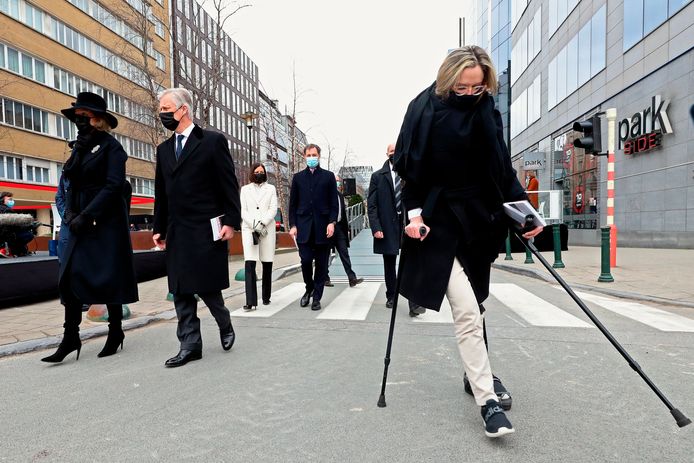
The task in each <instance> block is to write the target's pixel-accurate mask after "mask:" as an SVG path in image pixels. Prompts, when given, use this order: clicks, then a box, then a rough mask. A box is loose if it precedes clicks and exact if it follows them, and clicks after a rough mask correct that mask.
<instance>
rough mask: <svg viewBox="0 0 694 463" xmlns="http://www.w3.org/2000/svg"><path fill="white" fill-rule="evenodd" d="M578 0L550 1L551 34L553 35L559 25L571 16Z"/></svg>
mask: <svg viewBox="0 0 694 463" xmlns="http://www.w3.org/2000/svg"><path fill="white" fill-rule="evenodd" d="M576 5H578V0H554V1H551V2H549V7H548V10H547V14H548V15H549V36H550V37H551V36H552V34H554V33H555V32H556V31H557V29H559V26H561V25H562V23H563V22H564V21H565V20H566V18H568V17H569V15H570V14H571V12H572V11H573V9H574V8H576Z"/></svg>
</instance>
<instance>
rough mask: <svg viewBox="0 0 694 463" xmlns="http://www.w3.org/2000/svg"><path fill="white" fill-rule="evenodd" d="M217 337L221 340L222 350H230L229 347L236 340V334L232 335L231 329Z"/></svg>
mask: <svg viewBox="0 0 694 463" xmlns="http://www.w3.org/2000/svg"><path fill="white" fill-rule="evenodd" d="M219 336H220V338H221V339H222V349H224V350H229V349H231V346H233V345H234V341H235V340H236V333H234V328H232V329H231V331H227V332H226V333H219Z"/></svg>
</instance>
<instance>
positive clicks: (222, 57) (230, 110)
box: [171, 0, 259, 185]
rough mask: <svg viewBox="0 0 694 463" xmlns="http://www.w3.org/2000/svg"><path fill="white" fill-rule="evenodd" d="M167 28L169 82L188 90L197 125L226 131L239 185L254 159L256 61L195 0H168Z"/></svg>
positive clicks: (256, 91) (256, 90) (257, 131)
mask: <svg viewBox="0 0 694 463" xmlns="http://www.w3.org/2000/svg"><path fill="white" fill-rule="evenodd" d="M214 5H215V4H214V3H212V4H210V8H214V7H215V6H214ZM221 20H222V22H224V11H222V18H221ZM171 34H172V36H173V41H172V42H173V62H174V67H173V81H174V86H176V87H185V88H187V89H189V90H191V92H192V93H193V98H194V100H195V101H194V104H195V111H194V112H195V121H196V122H197V123H198V124H199V125H201V126H202V127H204V128H212V129H215V130H218V131H220V132H222V133H224V134H225V135H226V137H227V140H228V142H229V150H230V151H231V153H232V156H233V158H234V164H235V165H236V175H237V177H238V178H239V180H240V182H241V184H242V185H243V184H244V183H246V182H247V178H248V169H249V167H250V164H249V162H250V158H251V157H252V159H253V160H254V161H257V160H258V133H259V129H258V123H257V117H258V114H259V96H258V95H259V89H258V66H256V65H255V63H254V62H253V61H252V60H251V59H250V58H249V57H248V55H246V54H245V53H244V52H243V50H242V49H241V48H240V47H239V46H238V45H237V44H236V43H235V42H234V41H233V40H231V37H229V35H228V34H227V33H226V32H225V31H224V29H223V27H222V25H220V24H219V23H218V22H217V20H216V19H215V18H213V17H212V16H211V15H210V14H209V13H208V12H207V11H206V10H205V9H204V8H202V6H201V4H200V3H199V2H198V1H196V0H173V2H172V12H171Z"/></svg>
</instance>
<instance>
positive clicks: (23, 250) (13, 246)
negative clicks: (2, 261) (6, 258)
mask: <svg viewBox="0 0 694 463" xmlns="http://www.w3.org/2000/svg"><path fill="white" fill-rule="evenodd" d="M33 239H34V234H33V233H32V232H31V231H28V230H22V231H18V232H15V233H14V236H12V237H11V238H10V239H9V240H8V241H7V244H8V246H9V247H10V252H11V253H12V254H14V255H15V256H25V255H26V254H27V252H28V251H29V250H28V249H27V243H29V242H31V240H33Z"/></svg>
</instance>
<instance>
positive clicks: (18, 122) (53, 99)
mask: <svg viewBox="0 0 694 463" xmlns="http://www.w3.org/2000/svg"><path fill="white" fill-rule="evenodd" d="M167 3H168V1H167V0H153V1H149V2H145V1H144V0H31V1H29V0H0V30H2V34H1V35H0V190H2V191H12V192H13V193H14V196H15V199H16V204H17V206H16V208H17V209H19V210H22V211H24V212H30V213H32V214H35V215H36V217H37V218H38V220H39V221H40V222H42V223H46V224H48V223H50V222H51V213H50V211H51V209H50V203H52V202H54V197H55V192H56V186H57V183H58V180H59V178H60V174H61V170H62V165H63V163H64V162H65V161H66V159H67V157H68V156H69V154H70V151H69V149H68V147H67V140H71V139H74V138H75V136H76V134H75V127H74V124H72V123H70V122H69V121H68V120H67V119H66V118H64V117H63V116H62V115H61V113H60V110H61V109H62V108H66V107H69V106H70V103H71V102H73V101H74V100H75V97H76V95H77V93H78V92H80V91H92V92H95V93H98V94H100V95H102V96H103V97H104V99H106V101H107V102H108V107H109V109H110V110H111V111H113V112H114V113H115V114H116V116H117V117H118V119H119V125H118V128H116V129H115V130H114V135H115V137H116V138H117V139H118V140H120V142H121V143H122V144H123V146H124V148H125V150H126V152H127V153H128V156H129V159H128V162H127V167H126V172H127V176H128V178H129V180H130V182H131V183H132V186H133V199H132V208H131V213H132V214H148V213H151V211H152V204H153V196H154V181H153V179H154V148H155V145H156V143H155V141H156V140H155V141H153V136H154V137H155V138H156V137H157V136H158V133H159V130H160V129H159V126H158V125H157V123H158V121H157V120H155V118H154V116H155V115H156V114H155V109H153V107H152V94H153V92H155V91H156V90H158V89H159V88H163V87H166V86H169V85H170V82H171V79H170V64H169V58H168V57H169V39H168V36H167V34H166V27H165V24H168V4H167ZM145 82H146V83H145ZM47 231H48V230H46V229H43V230H41V232H44V233H45V232H47Z"/></svg>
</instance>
